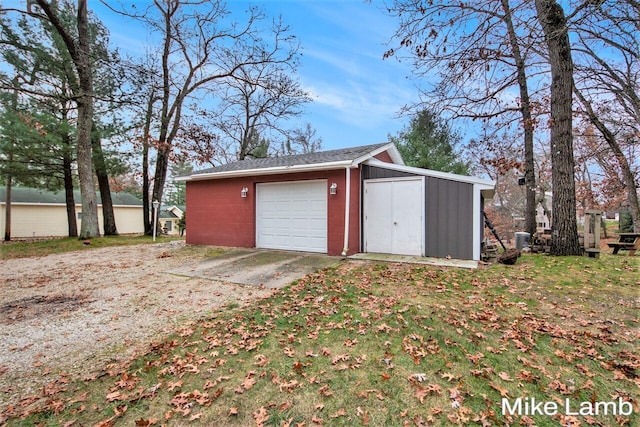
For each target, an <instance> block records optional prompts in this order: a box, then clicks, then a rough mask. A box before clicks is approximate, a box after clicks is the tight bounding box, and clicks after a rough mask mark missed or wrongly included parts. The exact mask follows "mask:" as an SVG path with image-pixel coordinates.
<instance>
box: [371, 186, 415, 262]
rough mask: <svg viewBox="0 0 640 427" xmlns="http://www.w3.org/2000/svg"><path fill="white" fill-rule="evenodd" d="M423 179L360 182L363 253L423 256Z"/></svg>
mask: <svg viewBox="0 0 640 427" xmlns="http://www.w3.org/2000/svg"><path fill="white" fill-rule="evenodd" d="M424 212H425V205H424V178H423V177H416V178H393V179H384V180H368V181H365V182H364V250H365V252H372V253H387V254H398V255H418V256H422V255H424V241H425V239H424V225H425V224H424Z"/></svg>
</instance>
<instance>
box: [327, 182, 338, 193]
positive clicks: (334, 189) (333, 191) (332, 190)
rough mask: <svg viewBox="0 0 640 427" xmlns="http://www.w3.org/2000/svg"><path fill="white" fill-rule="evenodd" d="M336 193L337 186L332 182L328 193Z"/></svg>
mask: <svg viewBox="0 0 640 427" xmlns="http://www.w3.org/2000/svg"><path fill="white" fill-rule="evenodd" d="M337 192H338V184H336V183H335V182H334V183H333V184H331V187H329V193H330V194H336V193H337Z"/></svg>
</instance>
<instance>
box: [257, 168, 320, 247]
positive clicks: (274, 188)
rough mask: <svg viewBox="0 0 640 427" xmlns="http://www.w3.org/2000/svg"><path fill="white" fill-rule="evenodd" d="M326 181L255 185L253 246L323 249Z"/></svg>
mask: <svg viewBox="0 0 640 427" xmlns="http://www.w3.org/2000/svg"><path fill="white" fill-rule="evenodd" d="M327 191H328V190H327V181H326V180H315V181H291V182H278V183H265V184H258V185H257V186H256V247H258V248H267V249H286V250H293V251H305V252H320V253H325V252H327Z"/></svg>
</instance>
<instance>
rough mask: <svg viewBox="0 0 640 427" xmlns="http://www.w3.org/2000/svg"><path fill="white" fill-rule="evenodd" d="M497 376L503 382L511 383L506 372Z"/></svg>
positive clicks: (511, 379)
mask: <svg viewBox="0 0 640 427" xmlns="http://www.w3.org/2000/svg"><path fill="white" fill-rule="evenodd" d="M498 376H499V377H500V378H501V379H503V380H505V381H513V378H511V377H510V376H509V374H507V373H506V372H500V373H498Z"/></svg>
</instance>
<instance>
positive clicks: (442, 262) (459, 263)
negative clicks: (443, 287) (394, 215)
mask: <svg viewBox="0 0 640 427" xmlns="http://www.w3.org/2000/svg"><path fill="white" fill-rule="evenodd" d="M349 259H354V260H364V261H385V262H402V263H408V264H426V265H435V266H439V267H459V268H478V261H472V260H463V259H446V258H432V257H421V256H412V255H390V254H370V253H360V254H354V255H351V256H350V257H349Z"/></svg>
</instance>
